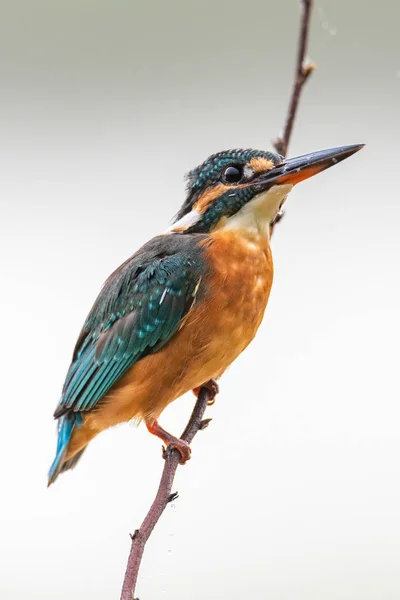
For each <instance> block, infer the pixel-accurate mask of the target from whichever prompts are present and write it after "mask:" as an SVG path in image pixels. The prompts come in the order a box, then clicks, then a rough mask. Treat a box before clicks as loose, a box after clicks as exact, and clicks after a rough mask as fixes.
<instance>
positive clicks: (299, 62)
mask: <svg viewBox="0 0 400 600" xmlns="http://www.w3.org/2000/svg"><path fill="white" fill-rule="evenodd" d="M299 2H300V7H301V23H300V34H299V43H298V48H297V58H296V71H295V77H294V82H293V89H292V95H291V98H290V102H289V108H288V112H287V116H286V122H285V126H284V129H283V134H282V136H281V137H278V138H277V139H276V140H275V141H274V146H275V149H276V151H277V152H279V154H282V156H286V154H287V151H288V147H289V142H290V138H291V135H292V130H293V124H294V120H295V118H296V112H297V107H298V104H299V100H300V95H301V91H302V89H303V86H304V84H305V82H306V81H307V79H308V78H309V76H310V75H311V73H312V72H313V70H314V69H315V64H314V63H313V62H310V61H306V54H307V46H308V32H309V28H310V20H311V9H312V3H313V0H299Z"/></svg>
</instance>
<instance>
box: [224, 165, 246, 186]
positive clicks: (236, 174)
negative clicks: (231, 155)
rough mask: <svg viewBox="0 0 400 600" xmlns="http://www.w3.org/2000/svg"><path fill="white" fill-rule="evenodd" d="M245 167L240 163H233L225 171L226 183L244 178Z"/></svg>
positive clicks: (236, 181)
mask: <svg viewBox="0 0 400 600" xmlns="http://www.w3.org/2000/svg"><path fill="white" fill-rule="evenodd" d="M242 175H243V169H242V167H241V166H240V165H231V166H230V167H227V168H226V169H225V171H224V180H225V181H226V183H238V182H239V181H240V180H241V179H242Z"/></svg>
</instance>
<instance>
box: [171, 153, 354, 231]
mask: <svg viewBox="0 0 400 600" xmlns="http://www.w3.org/2000/svg"><path fill="white" fill-rule="evenodd" d="M362 147H363V144H354V145H351V146H341V147H339V148H331V149H329V150H321V151H319V152H311V153H310V154H304V155H303V156H298V157H296V158H288V159H286V158H283V157H282V156H280V155H279V154H276V153H274V152H265V151H262V150H251V149H249V150H226V151H224V152H218V154H213V155H212V156H210V157H209V158H207V160H205V161H204V162H203V163H202V164H201V165H200V166H199V167H196V168H195V169H193V170H192V171H190V172H189V173H188V175H187V197H186V200H185V202H184V203H183V205H182V207H181V209H180V211H179V212H178V214H177V217H176V220H175V222H174V224H173V225H172V227H171V228H170V231H171V232H175V233H208V232H211V231H213V230H216V229H219V228H221V227H224V226H227V225H228V226H229V224H232V223H233V222H234V220H235V222H237V221H238V219H241V218H246V219H248V220H251V219H253V220H255V223H256V224H257V226H258V227H259V228H260V227H261V228H263V229H264V230H265V231H267V230H269V227H270V224H271V223H272V222H273V220H274V219H275V217H276V215H277V213H278V212H279V210H280V208H281V206H282V204H283V203H284V201H285V200H286V197H287V195H288V193H289V192H290V190H291V189H292V187H293V186H294V185H295V184H296V183H299V182H300V181H303V180H304V179H307V178H308V177H312V176H313V175H315V174H316V173H319V172H320V171H323V170H324V169H327V168H329V167H331V166H333V165H334V164H336V163H338V162H340V161H342V160H344V159H345V158H348V157H349V156H351V155H352V154H354V153H355V152H357V151H358V150H360V149H361V148H362Z"/></svg>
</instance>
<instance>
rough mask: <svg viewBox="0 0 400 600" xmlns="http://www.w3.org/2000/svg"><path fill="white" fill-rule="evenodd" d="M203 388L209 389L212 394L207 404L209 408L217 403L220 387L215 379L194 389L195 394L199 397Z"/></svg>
mask: <svg viewBox="0 0 400 600" xmlns="http://www.w3.org/2000/svg"><path fill="white" fill-rule="evenodd" d="M202 387H205V388H207V389H208V391H209V392H210V399H209V401H208V402H207V404H208V406H211V405H212V404H214V402H215V396H216V395H217V394H218V392H219V385H218V383H217V382H216V381H215V379H210V380H209V381H206V382H205V383H203V384H202V385H201V386H200V387H197V388H194V390H193V394H194V395H195V396H198V395H199V392H200V389H201V388H202Z"/></svg>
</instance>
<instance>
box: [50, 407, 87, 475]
mask: <svg viewBox="0 0 400 600" xmlns="http://www.w3.org/2000/svg"><path fill="white" fill-rule="evenodd" d="M81 425H82V415H81V414H80V413H79V412H76V413H74V412H70V413H67V414H65V415H64V416H62V417H60V419H59V420H58V439H57V452H56V457H55V459H54V461H53V464H52V465H51V467H50V471H49V475H48V485H51V484H52V483H54V482H55V480H56V479H57V477H58V476H59V474H60V473H62V472H63V471H66V470H67V469H72V468H73V467H74V466H75V465H76V463H77V462H78V460H79V459H80V457H81V456H82V453H83V450H84V449H83V450H81V451H80V452H78V453H77V454H76V455H75V456H73V457H72V458H71V459H69V460H67V461H64V458H65V455H66V454H67V451H68V446H69V443H70V441H71V436H72V433H73V431H74V429H75V427H80V426H81Z"/></svg>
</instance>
